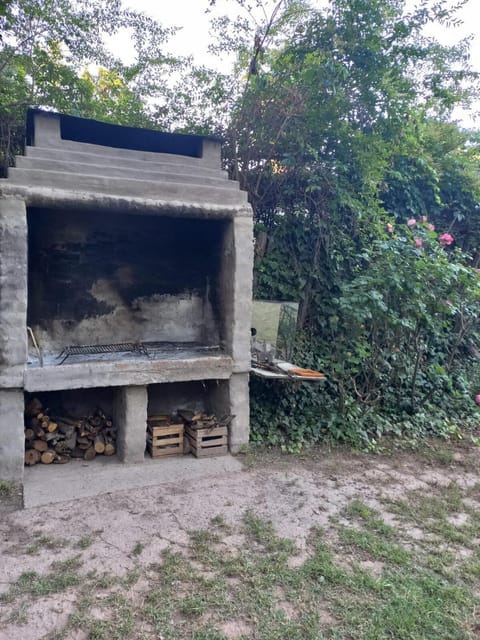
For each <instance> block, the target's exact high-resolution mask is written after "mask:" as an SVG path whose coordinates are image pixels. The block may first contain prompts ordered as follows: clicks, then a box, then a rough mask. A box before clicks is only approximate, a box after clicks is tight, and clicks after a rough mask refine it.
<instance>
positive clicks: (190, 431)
mask: <svg viewBox="0 0 480 640" xmlns="http://www.w3.org/2000/svg"><path fill="white" fill-rule="evenodd" d="M185 435H186V437H187V438H188V441H189V443H190V448H191V451H192V453H193V455H194V456H195V457H196V458H204V457H206V456H224V455H225V454H226V453H228V429H227V427H214V428H213V429H194V428H192V427H186V429H185Z"/></svg>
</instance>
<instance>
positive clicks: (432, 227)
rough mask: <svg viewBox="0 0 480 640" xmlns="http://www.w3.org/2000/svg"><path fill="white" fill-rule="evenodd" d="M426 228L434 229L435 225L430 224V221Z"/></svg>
mask: <svg viewBox="0 0 480 640" xmlns="http://www.w3.org/2000/svg"><path fill="white" fill-rule="evenodd" d="M427 229H428V230H429V231H435V225H434V224H431V223H430V224H427Z"/></svg>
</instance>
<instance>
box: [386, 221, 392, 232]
mask: <svg viewBox="0 0 480 640" xmlns="http://www.w3.org/2000/svg"><path fill="white" fill-rule="evenodd" d="M386 228H387V233H393V224H391V223H390V222H387V227H386Z"/></svg>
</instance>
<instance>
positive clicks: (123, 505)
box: [0, 444, 480, 640]
mask: <svg viewBox="0 0 480 640" xmlns="http://www.w3.org/2000/svg"><path fill="white" fill-rule="evenodd" d="M243 460H244V470H243V471H241V472H238V473H234V474H229V475H222V476H215V477H211V478H208V479H204V480H202V481H196V482H184V483H183V484H182V485H181V486H178V485H161V486H157V487H149V488H147V489H140V490H134V491H130V492H119V493H111V494H107V495H101V496H98V497H96V498H88V499H82V500H78V501H72V502H63V503H59V504H55V505H51V506H47V507H40V508H36V509H28V510H23V511H17V512H13V513H10V514H5V515H3V516H1V522H0V549H1V558H2V560H1V576H0V593H3V594H6V593H7V592H8V590H9V588H10V587H11V585H12V584H13V583H15V581H17V580H18V578H19V577H20V576H21V575H22V574H24V573H25V572H28V571H35V572H37V573H38V574H43V573H46V572H48V571H49V568H50V567H51V566H52V562H54V561H55V562H57V563H59V562H62V561H67V562H68V560H69V559H71V558H72V555H74V556H75V557H76V558H77V560H78V563H79V564H81V572H82V573H83V574H85V575H87V574H88V573H89V572H92V571H97V572H98V571H100V572H101V571H107V572H109V573H110V574H113V575H115V576H119V577H122V576H127V575H129V572H132V571H133V570H135V569H138V568H139V567H148V566H149V565H151V563H155V562H159V559H160V557H161V554H162V551H164V550H165V549H167V548H171V549H174V550H180V551H181V550H182V549H183V548H186V547H187V546H188V544H189V542H190V532H191V531H192V530H196V531H198V530H202V529H208V528H209V526H210V525H211V523H212V521H215V518H217V519H218V520H219V519H221V520H222V522H224V523H225V524H226V526H228V528H229V531H231V534H230V535H227V536H226V537H225V538H224V540H223V544H226V545H227V546H230V547H232V548H233V547H234V548H236V549H241V547H242V545H245V544H246V541H245V538H244V537H243V536H242V534H241V533H240V532H239V531H240V528H239V525H240V523H241V521H242V518H243V517H244V514H245V513H246V512H253V513H255V514H256V515H257V516H258V517H259V518H262V519H264V520H267V521H271V522H272V524H273V527H274V529H275V531H276V533H277V534H278V535H280V536H282V537H285V538H290V539H292V540H293V541H294V542H295V545H296V546H297V548H298V549H299V550H300V553H298V554H297V555H296V556H294V557H293V558H292V562H293V563H297V564H301V563H302V562H304V560H305V558H306V557H307V555H308V545H307V540H308V536H309V535H310V532H311V531H312V528H313V527H320V528H322V529H324V530H326V531H327V532H328V529H329V527H330V526H331V522H332V521H335V522H338V519H341V518H342V517H343V515H342V514H343V513H344V509H345V507H346V505H347V504H348V503H349V502H351V501H352V499H359V500H361V501H362V502H363V503H365V504H367V505H369V506H371V507H373V508H374V509H376V510H378V512H379V513H381V515H382V518H383V519H384V520H385V522H387V523H389V522H390V521H391V520H392V514H391V513H388V512H387V511H386V510H385V508H384V504H385V499H388V498H398V497H399V496H400V497H401V496H403V495H405V493H406V492H407V491H409V490H417V489H422V490H424V491H425V493H426V494H428V493H429V492H431V491H432V490H433V489H434V490H435V491H438V490H439V488H441V487H446V486H448V485H449V484H451V483H452V482H455V483H457V484H458V486H459V487H461V488H465V489H467V488H471V487H474V486H476V485H477V483H479V481H480V468H479V462H480V449H478V448H476V447H474V446H467V445H462V446H460V445H458V446H452V445H448V446H447V445H443V444H432V445H431V446H427V447H426V449H425V450H424V451H423V453H421V454H419V453H411V452H410V453H406V452H400V453H399V452H395V453H392V454H389V455H378V454H377V455H370V454H363V453H355V452H352V451H350V450H348V449H346V448H335V449H327V448H319V449H315V450H312V451H310V452H307V453H305V454H303V455H296V456H293V455H292V456H288V455H281V454H279V453H268V452H267V453H265V452H264V453H256V454H247V456H245V457H244V458H243ZM408 533H409V535H410V537H411V538H412V539H415V537H416V535H417V532H416V531H415V529H414V527H412V528H411V530H410V531H409V532H408ZM371 569H372V571H373V572H375V567H373V566H372V567H371ZM141 582H142V581H141V579H140V581H139V582H137V583H136V585H135V587H133V588H136V589H141ZM76 598H77V596H76V594H75V592H74V591H72V590H71V589H69V588H65V589H64V590H63V591H62V590H57V592H56V593H54V594H53V595H45V596H43V597H36V598H33V597H32V598H31V599H30V600H29V601H28V606H26V607H25V603H24V604H23V610H22V611H20V612H19V610H18V607H19V605H18V601H16V600H15V601H9V600H8V599H6V601H4V602H3V603H2V602H0V620H1V621H2V624H0V629H1V630H0V639H1V640H17V639H18V640H20V639H22V640H37V639H41V638H51V637H52V638H53V637H55V636H54V635H53V634H54V632H55V631H56V630H61V629H62V628H64V627H65V625H66V623H67V620H68V618H69V615H70V614H71V613H72V611H74V610H75V603H76ZM232 625H233V626H232ZM232 625H231V626H230V627H229V626H228V624H227V625H226V627H225V628H224V629H223V633H224V634H225V636H226V637H227V638H235V637H240V636H241V635H242V633H244V632H245V630H244V629H243V630H242V628H240V629H239V628H237V627H238V623H232ZM235 625H237V626H235ZM240 627H241V625H240ZM58 637H66V638H71V639H72V640H81V639H82V638H86V637H92V636H87V634H86V633H85V632H84V631H82V630H81V629H78V628H75V629H72V630H71V631H69V632H68V633H66V634H65V635H63V636H60V635H59V636H58ZM145 637H148V636H145Z"/></svg>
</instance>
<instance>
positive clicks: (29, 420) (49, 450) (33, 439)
mask: <svg viewBox="0 0 480 640" xmlns="http://www.w3.org/2000/svg"><path fill="white" fill-rule="evenodd" d="M115 442H116V431H115V427H114V425H113V422H112V420H111V418H109V417H108V416H106V415H105V413H104V412H103V411H102V409H100V408H97V409H95V411H93V412H92V413H91V414H90V415H88V416H84V417H81V418H75V417H72V416H70V415H69V414H68V413H66V412H64V411H61V412H59V413H58V415H54V416H51V415H50V412H49V411H48V410H47V409H46V408H44V406H43V404H42V402H41V401H40V400H39V399H38V398H32V400H30V401H29V402H28V403H27V405H26V408H25V464H26V465H27V466H32V465H34V464H37V463H39V462H41V463H43V464H51V463H54V464H63V463H65V462H69V461H70V459H71V458H83V459H84V460H93V459H94V458H95V457H96V456H97V455H105V456H112V455H113V454H114V453H115V450H116V449H115Z"/></svg>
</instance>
